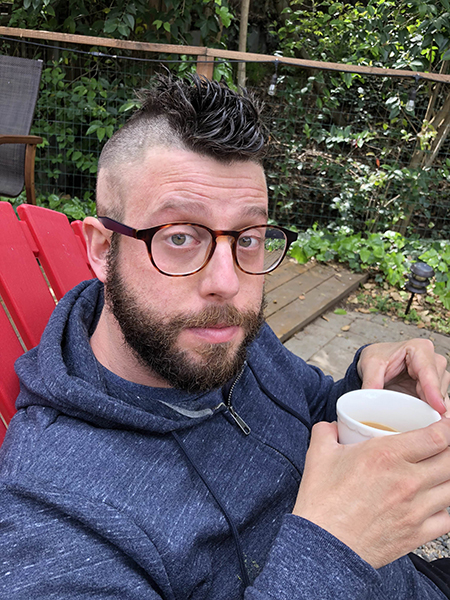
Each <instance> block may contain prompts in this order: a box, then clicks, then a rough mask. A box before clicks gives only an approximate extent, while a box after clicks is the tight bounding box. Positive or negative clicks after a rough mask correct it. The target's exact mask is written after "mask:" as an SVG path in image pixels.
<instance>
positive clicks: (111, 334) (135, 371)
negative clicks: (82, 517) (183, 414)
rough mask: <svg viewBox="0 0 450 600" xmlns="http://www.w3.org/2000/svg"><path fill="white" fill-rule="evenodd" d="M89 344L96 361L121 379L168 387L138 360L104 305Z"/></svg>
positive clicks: (151, 385)
mask: <svg viewBox="0 0 450 600" xmlns="http://www.w3.org/2000/svg"><path fill="white" fill-rule="evenodd" d="M90 344H91V348H92V352H93V353H94V356H95V358H96V359H97V360H98V362H99V363H100V364H102V365H103V366H104V367H105V368H106V369H108V370H109V371H112V372H113V373H114V374H115V375H118V376H119V377H121V378H122V379H125V380H127V381H131V382H132V383H138V384H140V385H147V386H150V387H162V388H167V387H170V385H169V384H168V383H167V381H166V380H165V379H162V378H161V377H158V376H157V375H156V374H155V373H153V372H152V371H150V370H149V369H148V368H147V367H145V366H144V365H143V364H142V363H141V362H140V361H139V360H138V358H137V357H136V356H135V354H134V353H133V351H132V350H131V348H130V347H129V346H128V344H127V342H126V341H125V339H124V337H123V334H122V331H121V329H120V326H119V324H118V323H117V321H116V319H115V317H114V316H113V315H112V314H111V313H110V312H109V311H108V310H107V308H106V307H104V308H103V311H102V314H101V315H100V319H99V322H98V324H97V327H96V329H95V331H94V333H93V335H92V337H91V340H90Z"/></svg>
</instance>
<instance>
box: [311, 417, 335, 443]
mask: <svg viewBox="0 0 450 600" xmlns="http://www.w3.org/2000/svg"><path fill="white" fill-rule="evenodd" d="M337 442H338V428H337V423H327V422H326V421H320V422H319V423H316V424H315V425H314V427H313V428H312V430H311V442H310V444H309V445H310V447H312V446H319V447H324V446H326V445H328V446H329V445H333V444H337Z"/></svg>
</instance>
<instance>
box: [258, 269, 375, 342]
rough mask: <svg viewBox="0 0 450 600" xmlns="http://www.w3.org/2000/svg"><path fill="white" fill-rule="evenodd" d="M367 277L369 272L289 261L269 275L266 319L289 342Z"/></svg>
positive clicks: (267, 279) (278, 334)
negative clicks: (355, 271)
mask: <svg viewBox="0 0 450 600" xmlns="http://www.w3.org/2000/svg"><path fill="white" fill-rule="evenodd" d="M366 279H367V274H366V273H364V274H361V273H351V272H350V271H347V270H345V269H339V270H337V269H335V268H333V267H330V266H328V265H320V264H317V263H314V262H310V263H308V264H306V265H299V264H297V263H295V262H294V261H292V260H287V261H285V262H284V263H283V265H281V266H280V267H279V268H278V269H276V270H275V271H274V272H273V273H270V274H269V275H267V276H266V299H267V308H266V311H265V314H266V320H267V322H268V324H269V325H270V326H271V327H272V329H273V330H274V331H275V333H276V334H277V336H278V338H279V339H280V340H281V341H282V342H285V341H286V340H288V339H289V338H290V337H292V336H293V335H294V334H295V333H297V332H298V331H300V330H301V329H303V328H304V327H306V325H308V323H311V321H313V320H314V319H316V318H317V317H319V316H320V315H322V314H323V313H324V312H326V311H327V310H329V309H330V308H331V307H332V306H333V305H335V304H337V303H338V302H340V301H341V300H343V299H344V298H346V297H347V296H348V295H349V294H350V293H351V292H352V291H353V290H355V289H356V288H357V287H358V286H359V285H360V283H363V282H364V281H365V280H366Z"/></svg>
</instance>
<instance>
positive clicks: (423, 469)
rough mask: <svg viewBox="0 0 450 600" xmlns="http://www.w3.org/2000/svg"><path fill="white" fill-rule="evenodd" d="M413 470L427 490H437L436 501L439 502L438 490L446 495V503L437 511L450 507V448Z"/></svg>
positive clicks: (418, 464) (419, 463)
mask: <svg viewBox="0 0 450 600" xmlns="http://www.w3.org/2000/svg"><path fill="white" fill-rule="evenodd" d="M412 468H413V469H414V472H415V473H416V474H417V480H419V479H420V480H421V481H423V484H424V486H425V488H429V489H431V488H433V489H434V488H436V497H435V500H438V493H437V492H438V489H439V490H440V493H441V495H442V494H443V495H444V497H445V500H444V502H445V503H444V504H442V505H437V506H436V508H435V511H436V510H438V509H439V508H442V506H450V448H446V449H445V450H444V451H443V452H441V453H440V454H436V455H434V456H431V457H429V458H426V459H424V460H422V461H420V462H418V463H416V464H415V465H413V466H412ZM445 485H446V486H447V487H446V488H444V486H445ZM435 511H434V512H435Z"/></svg>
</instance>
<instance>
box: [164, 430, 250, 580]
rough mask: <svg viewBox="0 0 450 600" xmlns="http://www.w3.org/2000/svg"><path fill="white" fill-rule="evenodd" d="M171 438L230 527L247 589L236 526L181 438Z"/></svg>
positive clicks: (175, 436) (242, 556)
mask: <svg viewBox="0 0 450 600" xmlns="http://www.w3.org/2000/svg"><path fill="white" fill-rule="evenodd" d="M172 436H173V438H174V439H175V441H176V443H177V444H178V446H179V448H180V450H181V451H182V452H183V454H184V456H185V457H186V460H187V461H188V463H189V464H190V465H191V466H192V468H193V469H194V470H195V472H196V473H197V475H198V476H199V477H200V479H201V480H202V481H203V483H204V484H205V486H206V488H207V489H208V491H209V493H210V494H211V496H212V497H213V498H214V500H215V501H216V503H217V504H218V506H219V508H220V510H221V511H222V513H223V516H224V517H225V519H226V521H227V523H228V525H229V527H230V530H231V534H232V536H233V540H234V544H235V546H236V552H237V556H238V560H239V566H240V570H241V575H242V581H243V583H244V588H247V587H248V586H249V585H250V578H249V576H248V573H247V569H246V567H245V559H244V552H243V550H242V544H241V539H240V537H239V532H238V530H237V527H236V524H235V523H234V521H233V519H232V518H231V516H230V515H229V514H228V511H227V509H226V508H225V506H224V505H223V503H222V501H221V500H220V498H219V497H218V495H217V494H216V492H215V491H214V489H213V487H212V485H211V483H210V482H209V481H208V479H207V478H206V476H205V474H204V473H202V472H201V471H200V469H199V467H198V466H197V465H196V464H195V460H194V459H193V457H192V456H191V454H190V452H189V450H188V449H187V448H186V446H185V444H184V443H183V441H182V440H181V438H180V436H179V435H178V433H177V432H176V431H172Z"/></svg>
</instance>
